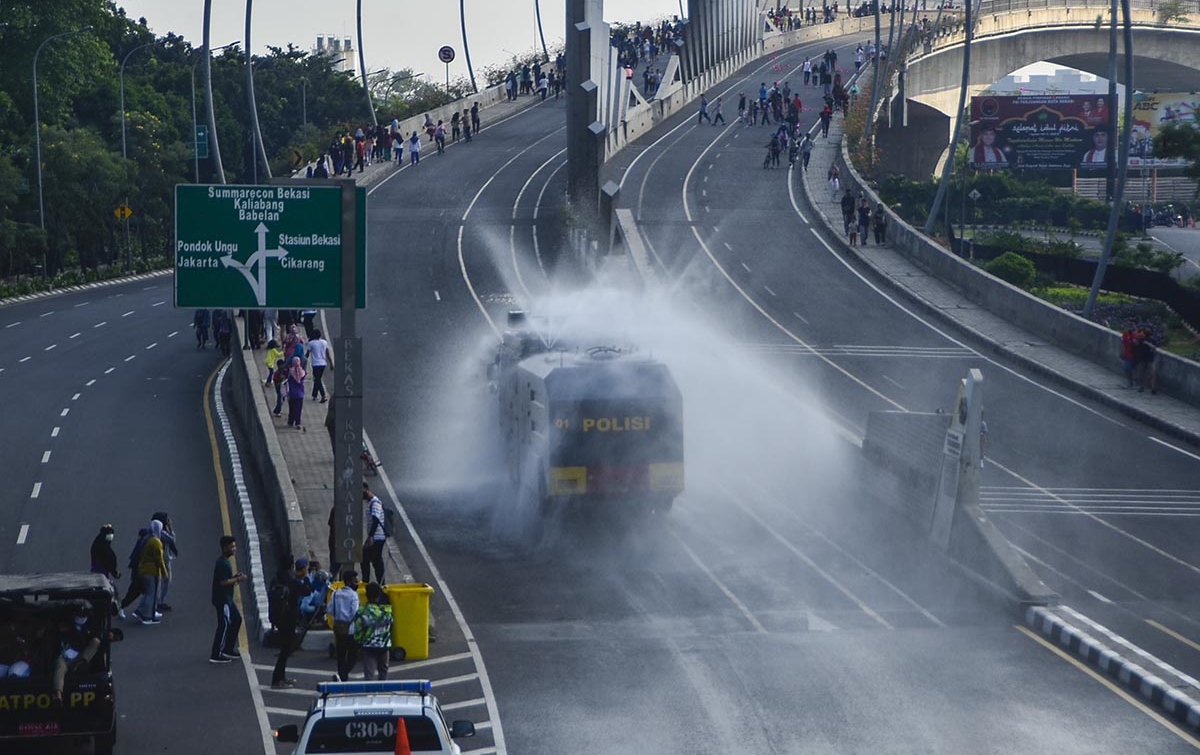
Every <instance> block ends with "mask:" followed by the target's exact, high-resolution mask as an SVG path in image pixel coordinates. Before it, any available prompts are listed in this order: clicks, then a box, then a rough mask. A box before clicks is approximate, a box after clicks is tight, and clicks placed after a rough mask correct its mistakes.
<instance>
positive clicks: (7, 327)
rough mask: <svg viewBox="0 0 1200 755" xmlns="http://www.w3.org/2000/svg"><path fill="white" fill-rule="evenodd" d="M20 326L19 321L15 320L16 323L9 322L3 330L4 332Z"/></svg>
mask: <svg viewBox="0 0 1200 755" xmlns="http://www.w3.org/2000/svg"><path fill="white" fill-rule="evenodd" d="M20 324H21V321H20V320H17V321H16V322H10V323H9V324H8V325H5V326H4V329H5V330H8V329H9V328H15V327H17V326H18V325H20Z"/></svg>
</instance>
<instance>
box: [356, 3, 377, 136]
mask: <svg viewBox="0 0 1200 755" xmlns="http://www.w3.org/2000/svg"><path fill="white" fill-rule="evenodd" d="M364 55H365V53H364V52H363V36H362V0H358V68H359V70H360V71H362V72H363V75H362V84H363V92H364V93H365V94H366V95H367V108H369V109H370V111H371V125H372V126H378V125H379V121H378V120H377V119H376V118H375V103H374V102H372V101H371V88H370V87H369V86H367V62H366V58H365V57H364ZM377 73H378V72H377Z"/></svg>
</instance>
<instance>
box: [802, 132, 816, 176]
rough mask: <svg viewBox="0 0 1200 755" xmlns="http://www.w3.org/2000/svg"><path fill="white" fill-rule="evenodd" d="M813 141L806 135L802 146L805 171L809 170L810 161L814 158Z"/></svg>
mask: <svg viewBox="0 0 1200 755" xmlns="http://www.w3.org/2000/svg"><path fill="white" fill-rule="evenodd" d="M812 151H813V140H812V137H811V136H809V135H808V134H805V135H804V142H803V143H802V144H801V145H800V153H801V155H802V156H803V158H804V169H805V170H808V161H809V160H810V159H811V158H812Z"/></svg>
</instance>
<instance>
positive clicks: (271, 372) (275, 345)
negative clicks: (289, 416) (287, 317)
mask: <svg viewBox="0 0 1200 755" xmlns="http://www.w3.org/2000/svg"><path fill="white" fill-rule="evenodd" d="M283 363H284V357H283V349H282V348H280V346H279V342H278V341H276V340H275V339H274V338H272V339H271V340H270V341H268V342H267V359H266V364H267V380H266V382H265V383H264V385H266V386H268V387H270V386H272V385H274V386H275V408H274V409H273V410H272V411H273V412H274V414H275V416H276V417H278V416H279V413H280V411H282V409H283V381H282V380H276V379H275V371H276V370H277V369H279V365H280V364H283Z"/></svg>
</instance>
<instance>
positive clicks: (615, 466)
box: [489, 312, 684, 511]
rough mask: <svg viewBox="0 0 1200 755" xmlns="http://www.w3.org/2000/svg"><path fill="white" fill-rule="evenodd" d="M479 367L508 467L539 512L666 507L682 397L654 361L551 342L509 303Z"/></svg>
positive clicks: (672, 490)
mask: <svg viewBox="0 0 1200 755" xmlns="http://www.w3.org/2000/svg"><path fill="white" fill-rule="evenodd" d="M489 374H490V376H491V380H492V386H493V389H494V390H495V392H496V394H497V396H498V399H499V415H500V433H501V437H502V441H503V445H504V451H505V461H506V464H507V467H508V472H509V476H510V478H511V479H512V480H513V482H514V483H515V484H516V485H517V486H518V489H519V490H520V491H521V492H522V495H526V496H532V498H533V500H535V501H536V502H537V503H538V505H539V506H540V507H541V509H542V510H543V511H547V510H549V509H552V508H558V507H562V506H564V505H566V504H569V503H575V504H579V505H582V506H583V507H587V508H597V507H603V508H625V509H634V510H642V511H647V510H648V511H666V510H668V509H669V508H670V507H671V504H672V503H673V502H674V500H675V498H676V496H678V495H679V494H680V493H681V492H683V487H684V476H683V475H684V467H683V399H682V397H681V395H680V392H679V388H678V386H677V385H676V384H675V380H674V378H672V376H671V372H670V370H668V369H667V367H666V365H664V364H663V363H662V362H659V361H657V360H655V359H653V358H652V357H651V356H648V355H646V354H642V353H640V352H638V351H636V350H633V349H630V348H620V347H617V346H612V345H608V344H597V343H570V344H567V343H562V342H561V341H559V342H551V341H550V340H549V339H548V338H547V337H546V335H545V333H544V331H539V329H538V328H536V327H534V326H533V325H532V324H531V323H530V322H529V321H528V319H527V318H526V316H525V314H524V313H523V312H510V313H509V317H508V329H507V330H506V331H505V333H504V336H503V339H502V342H501V344H500V347H499V349H498V351H497V355H496V360H495V363H494V364H493V365H492V367H491V368H490V369H489Z"/></svg>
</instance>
